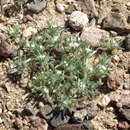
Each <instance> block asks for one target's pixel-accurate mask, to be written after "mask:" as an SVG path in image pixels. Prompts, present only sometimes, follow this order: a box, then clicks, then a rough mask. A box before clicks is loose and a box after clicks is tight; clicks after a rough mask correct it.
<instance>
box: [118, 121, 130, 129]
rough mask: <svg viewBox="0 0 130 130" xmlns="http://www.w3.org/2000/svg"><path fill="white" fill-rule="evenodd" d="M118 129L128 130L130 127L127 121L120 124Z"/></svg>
mask: <svg viewBox="0 0 130 130" xmlns="http://www.w3.org/2000/svg"><path fill="white" fill-rule="evenodd" d="M118 128H120V129H128V128H130V125H129V124H128V123H127V122H126V121H123V122H119V123H118Z"/></svg>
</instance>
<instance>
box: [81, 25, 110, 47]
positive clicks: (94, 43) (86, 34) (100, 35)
mask: <svg viewBox="0 0 130 130" xmlns="http://www.w3.org/2000/svg"><path fill="white" fill-rule="evenodd" d="M108 37H109V33H108V32H107V31H105V30H102V29H99V28H96V27H94V26H91V27H86V28H85V29H84V30H83V31H82V33H81V36H80V39H81V41H83V42H86V43H88V44H89V45H90V46H91V47H98V46H100V40H101V39H105V38H108Z"/></svg>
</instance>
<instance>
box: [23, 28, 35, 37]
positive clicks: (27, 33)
mask: <svg viewBox="0 0 130 130" xmlns="http://www.w3.org/2000/svg"><path fill="white" fill-rule="evenodd" d="M36 33H37V29H36V28H33V27H28V28H27V29H25V30H24V31H23V36H24V37H30V36H31V35H32V34H36Z"/></svg>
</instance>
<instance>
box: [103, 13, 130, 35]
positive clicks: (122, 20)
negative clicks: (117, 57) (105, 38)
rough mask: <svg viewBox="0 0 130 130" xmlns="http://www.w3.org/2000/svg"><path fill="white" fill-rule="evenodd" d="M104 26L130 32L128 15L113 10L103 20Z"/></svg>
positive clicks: (120, 31) (119, 31)
mask: <svg viewBox="0 0 130 130" xmlns="http://www.w3.org/2000/svg"><path fill="white" fill-rule="evenodd" d="M102 25H103V28H105V29H109V30H114V31H116V32H118V33H119V34H120V33H124V32H125V33H126V32H127V33H129V32H130V25H129V24H128V23H127V17H126V16H125V15H124V14H123V13H121V12H120V13H118V12H111V13H110V14H109V15H108V16H107V17H106V18H105V19H104V20H103V23H102Z"/></svg>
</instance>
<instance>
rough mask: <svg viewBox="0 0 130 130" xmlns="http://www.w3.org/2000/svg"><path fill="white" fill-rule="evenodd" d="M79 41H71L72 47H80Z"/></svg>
mask: <svg viewBox="0 0 130 130" xmlns="http://www.w3.org/2000/svg"><path fill="white" fill-rule="evenodd" d="M78 46H79V43H78V42H71V43H70V47H78Z"/></svg>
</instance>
